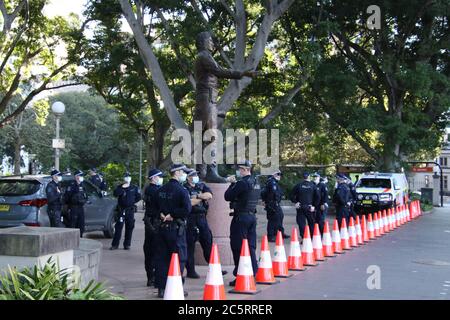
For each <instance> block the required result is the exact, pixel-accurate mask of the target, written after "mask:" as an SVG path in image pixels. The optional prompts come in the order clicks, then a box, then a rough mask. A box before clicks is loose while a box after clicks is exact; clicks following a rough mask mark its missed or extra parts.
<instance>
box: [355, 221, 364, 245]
mask: <svg viewBox="0 0 450 320" xmlns="http://www.w3.org/2000/svg"><path fill="white" fill-rule="evenodd" d="M355 228H356V242H357V243H358V245H361V244H364V241H363V234H362V230H361V223H360V220H359V216H356V223H355Z"/></svg>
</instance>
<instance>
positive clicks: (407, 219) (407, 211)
mask: <svg viewBox="0 0 450 320" xmlns="http://www.w3.org/2000/svg"><path fill="white" fill-rule="evenodd" d="M405 212H406V221H407V222H410V221H411V214H410V213H409V206H408V204H407V203H406V202H405Z"/></svg>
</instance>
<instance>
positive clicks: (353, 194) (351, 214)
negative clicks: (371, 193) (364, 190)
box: [348, 182, 358, 219]
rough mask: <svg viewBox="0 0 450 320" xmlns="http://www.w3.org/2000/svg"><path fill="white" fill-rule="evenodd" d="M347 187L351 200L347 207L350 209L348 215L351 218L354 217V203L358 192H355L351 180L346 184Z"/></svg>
mask: <svg viewBox="0 0 450 320" xmlns="http://www.w3.org/2000/svg"><path fill="white" fill-rule="evenodd" d="M348 188H349V191H350V202H351V205H350V208H349V211H350V213H349V214H350V216H352V217H353V219H356V211H355V204H356V200H357V199H358V194H357V193H356V187H355V185H354V184H353V182H350V183H349V184H348Z"/></svg>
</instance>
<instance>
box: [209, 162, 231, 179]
mask: <svg viewBox="0 0 450 320" xmlns="http://www.w3.org/2000/svg"><path fill="white" fill-rule="evenodd" d="M205 181H206V182H211V183H227V180H226V179H225V178H224V177H221V176H220V175H219V172H218V170H217V165H214V164H208V165H207V170H206V177H205Z"/></svg>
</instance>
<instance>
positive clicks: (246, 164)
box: [237, 160, 252, 169]
mask: <svg viewBox="0 0 450 320" xmlns="http://www.w3.org/2000/svg"><path fill="white" fill-rule="evenodd" d="M237 167H238V168H247V169H250V168H251V167H252V163H251V161H250V160H245V161H244V162H242V163H238V165H237Z"/></svg>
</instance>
